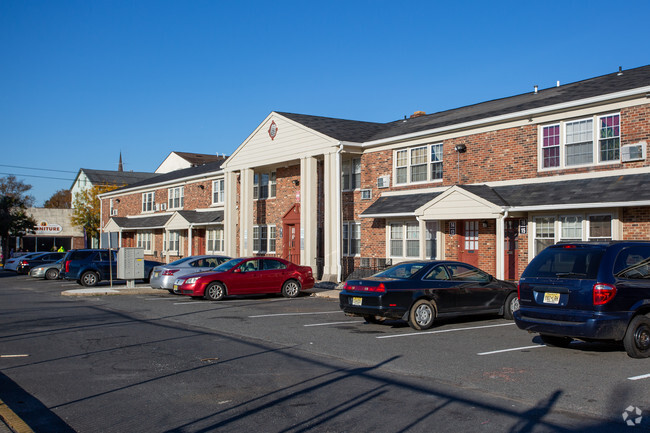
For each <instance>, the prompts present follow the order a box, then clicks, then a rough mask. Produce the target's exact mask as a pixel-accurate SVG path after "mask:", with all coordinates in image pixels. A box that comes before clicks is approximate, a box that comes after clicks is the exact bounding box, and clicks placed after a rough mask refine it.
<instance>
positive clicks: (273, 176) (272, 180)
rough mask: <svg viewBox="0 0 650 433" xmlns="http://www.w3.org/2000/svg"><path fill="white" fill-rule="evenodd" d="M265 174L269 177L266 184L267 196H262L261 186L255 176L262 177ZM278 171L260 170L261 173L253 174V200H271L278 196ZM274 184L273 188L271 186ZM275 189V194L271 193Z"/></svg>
mask: <svg viewBox="0 0 650 433" xmlns="http://www.w3.org/2000/svg"><path fill="white" fill-rule="evenodd" d="M263 175H267V176H268V177H269V182H268V184H267V185H266V188H267V196H266V197H262V198H260V196H259V194H260V190H261V186H260V184H259V181H258V182H255V177H256V176H257V178H258V179H262V176H263ZM277 176H278V173H277V171H275V170H273V171H265V172H260V173H254V174H253V200H270V199H274V198H276V196H277V185H278V180H277V179H278V178H277ZM271 186H273V188H271ZM272 190H273V191H274V193H273V195H271V191H272Z"/></svg>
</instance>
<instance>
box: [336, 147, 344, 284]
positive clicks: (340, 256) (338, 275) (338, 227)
mask: <svg viewBox="0 0 650 433" xmlns="http://www.w3.org/2000/svg"><path fill="white" fill-rule="evenodd" d="M341 152H343V143H341V142H339V148H338V150H337V151H336V180H335V181H336V232H337V234H338V235H337V236H336V252H337V255H338V260H337V261H336V281H337V282H341V272H342V271H343V269H342V266H341V260H342V259H343V254H342V253H341V226H342V224H341V223H342V216H343V215H342V213H343V206H342V202H343V199H342V197H341V194H342V192H341Z"/></svg>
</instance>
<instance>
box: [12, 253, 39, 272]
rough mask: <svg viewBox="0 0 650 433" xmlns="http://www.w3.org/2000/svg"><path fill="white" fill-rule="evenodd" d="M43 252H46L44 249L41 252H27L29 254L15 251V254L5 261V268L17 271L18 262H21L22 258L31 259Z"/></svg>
mask: <svg viewBox="0 0 650 433" xmlns="http://www.w3.org/2000/svg"><path fill="white" fill-rule="evenodd" d="M43 254H45V252H44V251H41V252H40V253H27V254H24V253H15V254H14V255H13V256H11V258H10V259H9V260H7V261H6V262H5V270H7V271H14V272H16V269H18V264H19V263H20V261H21V260H26V259H31V258H34V257H36V256H40V255H43Z"/></svg>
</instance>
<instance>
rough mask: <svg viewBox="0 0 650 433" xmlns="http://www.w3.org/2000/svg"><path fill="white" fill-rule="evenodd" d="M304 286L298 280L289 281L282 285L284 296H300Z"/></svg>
mask: <svg viewBox="0 0 650 433" xmlns="http://www.w3.org/2000/svg"><path fill="white" fill-rule="evenodd" d="M301 288H302V286H301V285H300V282H299V281H298V280H287V281H285V282H284V284H283V285H282V296H284V297H285V298H295V297H296V296H298V295H299V294H300V289H301Z"/></svg>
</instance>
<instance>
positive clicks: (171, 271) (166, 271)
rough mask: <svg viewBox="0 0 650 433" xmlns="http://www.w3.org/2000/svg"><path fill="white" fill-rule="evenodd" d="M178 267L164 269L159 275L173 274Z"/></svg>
mask: <svg viewBox="0 0 650 433" xmlns="http://www.w3.org/2000/svg"><path fill="white" fill-rule="evenodd" d="M178 271H179V269H165V270H164V271H163V273H162V274H161V275H174V274H175V273H176V272H178Z"/></svg>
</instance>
